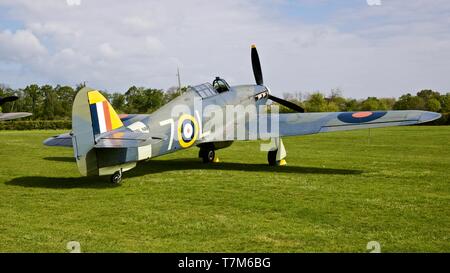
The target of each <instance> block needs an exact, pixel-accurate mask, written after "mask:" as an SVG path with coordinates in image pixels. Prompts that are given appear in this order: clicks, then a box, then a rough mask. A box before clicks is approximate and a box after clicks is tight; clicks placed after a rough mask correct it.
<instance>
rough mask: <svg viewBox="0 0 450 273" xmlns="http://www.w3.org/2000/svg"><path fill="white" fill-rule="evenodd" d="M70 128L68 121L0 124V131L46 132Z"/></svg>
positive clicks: (26, 121)
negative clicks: (47, 130)
mask: <svg viewBox="0 0 450 273" xmlns="http://www.w3.org/2000/svg"><path fill="white" fill-rule="evenodd" d="M71 128H72V122H71V121H70V120H12V121H3V122H0V130H46V129H68V130H70V129H71Z"/></svg>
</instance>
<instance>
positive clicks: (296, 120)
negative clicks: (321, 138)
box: [199, 111, 441, 143]
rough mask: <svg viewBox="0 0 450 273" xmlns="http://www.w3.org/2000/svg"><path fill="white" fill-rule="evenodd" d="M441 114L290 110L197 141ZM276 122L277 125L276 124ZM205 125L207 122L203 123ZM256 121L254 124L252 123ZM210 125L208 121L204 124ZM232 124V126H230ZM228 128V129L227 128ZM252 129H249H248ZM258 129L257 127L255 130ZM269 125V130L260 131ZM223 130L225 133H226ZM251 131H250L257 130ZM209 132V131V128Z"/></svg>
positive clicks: (413, 120) (404, 121)
mask: <svg viewBox="0 0 450 273" xmlns="http://www.w3.org/2000/svg"><path fill="white" fill-rule="evenodd" d="M440 117H441V115H440V114H438V113H434V112H425V111H377V112H332V113H292V114H272V115H269V114H264V115H262V116H260V117H259V119H260V120H266V121H267V124H266V125H265V126H262V127H260V126H261V123H260V121H259V122H255V120H254V119H252V122H253V123H250V122H249V121H246V122H244V123H245V130H246V132H247V133H246V134H245V135H241V136H239V137H238V136H236V135H237V134H235V133H231V134H230V135H231V136H229V134H228V132H229V131H231V132H233V131H234V132H236V131H239V130H236V125H235V123H231V124H227V126H225V127H221V128H220V129H219V130H216V131H218V132H212V133H211V134H208V135H207V136H205V137H202V138H200V140H199V143H208V142H215V141H234V140H257V139H268V138H269V137H282V136H299V135H310V134H317V133H325V132H334V131H347V130H357V129H367V128H380V127H389V126H401V125H414V124H420V123H425V122H429V121H433V120H435V119H438V118H440ZM277 121H278V126H277V125H276V124H277ZM206 124H207V123H206ZM255 124H256V125H255ZM205 127H207V128H210V127H211V126H209V125H208V124H207V125H206V126H205ZM233 127H234V129H233ZM230 128H231V130H230ZM249 128H252V129H249ZM256 128H258V130H256ZM265 128H270V130H269V132H268V133H263V132H265V131H267V130H265ZM225 131H226V133H225ZM256 131H258V132H257V133H252V134H250V132H256ZM208 133H210V132H209V131H208Z"/></svg>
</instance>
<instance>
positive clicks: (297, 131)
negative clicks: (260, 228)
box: [44, 46, 440, 183]
mask: <svg viewBox="0 0 450 273" xmlns="http://www.w3.org/2000/svg"><path fill="white" fill-rule="evenodd" d="M251 59H252V66H253V73H254V76H255V80H256V84H253V85H239V86H229V85H228V83H227V82H226V81H224V80H223V79H220V78H216V79H215V80H214V82H213V84H209V83H205V84H201V85H197V86H192V87H189V88H188V91H187V92H185V93H184V94H182V95H181V96H179V97H177V98H175V99H174V100H172V101H171V102H169V103H168V104H166V105H164V106H163V107H162V108H160V109H159V110H157V111H156V112H154V113H152V114H147V115H140V114H128V115H118V114H117V113H116V112H115V111H114V109H113V108H112V106H111V105H110V104H109V102H108V101H107V100H106V99H105V98H104V97H103V96H102V95H101V93H100V92H98V91H96V90H93V89H89V88H84V89H82V90H80V91H79V92H78V94H77V96H76V98H75V101H74V104H73V110H72V131H71V132H70V133H68V134H64V135H60V136H55V137H52V138H49V139H47V140H46V141H45V142H44V144H45V145H47V146H67V147H73V150H74V154H75V158H76V161H77V165H78V169H79V171H80V173H81V174H82V175H83V176H96V175H100V176H103V175H110V176H111V182H113V183H119V182H120V181H121V179H122V172H124V171H127V170H130V169H132V168H133V167H135V166H136V163H137V162H138V161H141V160H147V159H150V158H153V157H157V156H161V155H165V154H168V153H173V152H176V151H179V150H183V149H187V148H190V147H193V146H197V147H198V148H199V149H200V150H199V157H200V158H202V159H203V161H204V162H205V163H208V162H214V161H217V157H216V151H217V150H219V149H222V148H226V147H228V146H230V145H231V143H232V142H233V141H236V140H250V139H252V140H259V139H261V140H263V139H264V140H269V139H270V140H271V144H268V145H266V148H265V150H266V151H267V152H268V162H269V165H284V164H285V160H284V159H285V157H286V150H285V147H284V145H283V142H282V140H281V137H287V136H298V135H309V134H317V133H324V132H332V131H344V130H355V129H364V128H378V127H387V126H399V125H412V124H418V123H424V122H428V121H432V120H435V119H437V118H439V117H440V114H438V113H433V112H424V111H376V112H344V113H342V112H340V113H334V112H333V113H304V110H303V109H302V108H301V107H300V106H298V105H296V104H293V103H291V102H288V101H285V100H282V99H280V98H277V97H275V96H273V95H271V93H270V91H269V89H268V88H267V87H266V86H265V85H264V82H263V76H262V71H261V65H260V61H259V57H258V53H257V51H256V48H255V46H252V49H251ZM269 100H271V101H275V102H277V103H279V104H281V105H284V106H285V107H288V108H290V109H292V110H294V111H296V112H297V113H286V114H283V113H282V114H278V113H277V112H276V111H270V113H269V112H264V111H252V110H251V108H252V107H253V108H255V109H258V108H259V109H262V108H264V109H266V108H267V107H264V106H265V105H266V103H267V102H268V101H269ZM235 106H241V108H234V107H235ZM233 108H234V109H235V112H234V113H232V115H228V110H229V109H233ZM203 109H205V111H203ZM207 109H210V110H211V109H214V111H211V112H213V114H212V115H208V114H206V113H205V112H207V111H206V110H207ZM236 109H240V110H236ZM242 109H244V110H245V111H248V113H244V114H242V112H245V111H242ZM249 109H250V110H249ZM225 112H227V113H226V114H224V113H225ZM252 113H253V115H252ZM235 114H236V115H237V116H238V117H237V118H234V116H235ZM239 114H241V115H239ZM225 116H226V117H227V118H225ZM229 117H232V118H230V119H229ZM217 121H219V122H217ZM253 123H254V124H256V126H252V124H253ZM239 124H243V128H244V129H245V130H244V131H246V132H245V133H244V134H241V135H240V136H236V134H235V129H236V127H237V126H239ZM261 124H265V126H262V127H265V128H266V129H268V128H269V127H270V128H271V132H270V133H269V134H267V133H264V132H265V131H264V128H262V127H261V126H260V125H261ZM255 128H257V129H255ZM272 129H276V130H272ZM229 132H232V133H229ZM150 164H151V163H150Z"/></svg>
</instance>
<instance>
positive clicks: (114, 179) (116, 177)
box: [110, 170, 122, 185]
mask: <svg viewBox="0 0 450 273" xmlns="http://www.w3.org/2000/svg"><path fill="white" fill-rule="evenodd" d="M110 179H111V183H113V184H115V185H118V184H120V183H121V182H122V170H120V171H117V172H115V173H114V174H113V175H111V178H110Z"/></svg>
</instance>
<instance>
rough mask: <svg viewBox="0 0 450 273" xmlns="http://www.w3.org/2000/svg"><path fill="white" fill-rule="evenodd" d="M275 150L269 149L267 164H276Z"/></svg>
mask: <svg viewBox="0 0 450 273" xmlns="http://www.w3.org/2000/svg"><path fill="white" fill-rule="evenodd" d="M277 152H278V150H275V151H269V153H268V154H267V161H268V162H269V166H276V165H277Z"/></svg>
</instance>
